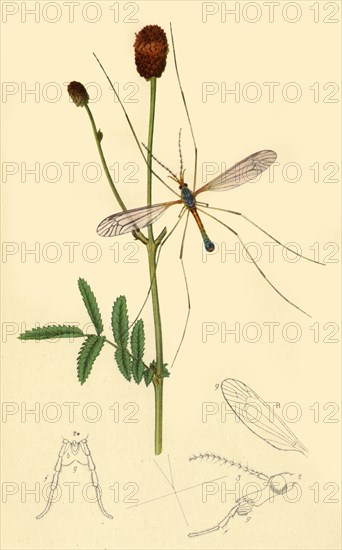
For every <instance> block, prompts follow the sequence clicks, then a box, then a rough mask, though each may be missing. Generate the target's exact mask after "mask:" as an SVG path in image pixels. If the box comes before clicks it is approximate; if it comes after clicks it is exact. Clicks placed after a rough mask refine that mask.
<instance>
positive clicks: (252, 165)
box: [195, 150, 277, 195]
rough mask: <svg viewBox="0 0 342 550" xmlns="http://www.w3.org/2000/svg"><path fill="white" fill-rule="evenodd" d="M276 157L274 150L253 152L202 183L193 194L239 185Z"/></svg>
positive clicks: (249, 179)
mask: <svg viewBox="0 0 342 550" xmlns="http://www.w3.org/2000/svg"><path fill="white" fill-rule="evenodd" d="M276 158H277V154H276V153H275V152H274V151H269V150H264V151H258V152H257V153H253V154H252V155H249V157H246V158H245V159H243V160H241V161H240V162H237V163H236V164H234V166H231V168H228V170H226V171H225V172H223V173H222V174H220V175H219V176H217V177H216V178H214V179H213V180H211V181H209V182H208V183H206V184H205V185H203V187H201V188H200V189H198V191H196V193H195V195H197V194H198V193H203V191H226V190H227V189H234V187H239V185H243V184H244V183H247V182H248V181H251V180H253V179H254V178H256V177H257V176H259V175H260V174H261V173H262V172H264V170H267V168H269V167H270V166H271V164H273V162H274V161H275V160H276Z"/></svg>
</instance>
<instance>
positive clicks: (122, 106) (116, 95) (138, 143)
mask: <svg viewBox="0 0 342 550" xmlns="http://www.w3.org/2000/svg"><path fill="white" fill-rule="evenodd" d="M93 56H94V57H95V59H96V61H97V62H98V64H99V65H100V67H101V69H102V71H103V73H104V75H105V77H106V79H107V80H108V82H109V84H110V87H111V89H112V90H113V92H114V95H115V97H116V99H117V100H118V102H119V103H120V107H121V108H122V110H123V112H124V115H125V117H126V120H127V122H128V125H129V127H130V130H131V132H132V134H133V137H134V139H135V141H136V144H137V145H138V148H139V151H140V153H141V155H142V157H143V159H144V161H145V163H146V165H147V166H149V164H148V161H147V158H146V157H145V155H144V151H143V149H142V147H141V145H140V141H139V139H138V136H137V134H136V132H135V130H134V128H133V124H132V122H131V119H130V118H129V116H128V113H127V111H126V109H125V106H124V104H123V103H122V101H121V99H120V96H119V94H118V92H117V91H116V89H115V88H114V84H113V83H112V81H111V79H110V78H109V76H108V74H107V72H106V70H105V68H104V67H103V65H102V63H101V61H100V60H99V58H98V57H97V55H96V53H95V52H93ZM151 172H152V174H153V175H154V176H155V177H156V178H157V179H158V180H159V181H160V182H161V183H162V184H163V185H165V187H167V188H168V189H170V191H172V193H175V194H176V195H177V196H178V193H176V191H175V190H174V189H173V188H172V187H170V186H169V185H168V184H167V183H166V182H165V181H164V180H162V178H161V177H160V176H158V174H156V173H155V172H154V171H153V170H152V167H151Z"/></svg>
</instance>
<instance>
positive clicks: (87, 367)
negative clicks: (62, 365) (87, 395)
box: [77, 334, 106, 384]
mask: <svg viewBox="0 0 342 550" xmlns="http://www.w3.org/2000/svg"><path fill="white" fill-rule="evenodd" d="M105 340H106V338H105V337H104V336H96V335H95V334H93V335H91V336H88V337H87V338H86V340H85V341H84V342H83V344H82V346H81V349H80V351H79V353H78V356H77V377H78V379H79V381H80V382H81V384H84V382H85V381H86V380H87V378H88V376H89V374H90V371H91V369H92V367H93V364H94V361H95V359H96V357H97V356H98V355H99V353H100V351H101V350H102V348H103V345H104V343H105Z"/></svg>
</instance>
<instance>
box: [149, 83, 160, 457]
mask: <svg viewBox="0 0 342 550" xmlns="http://www.w3.org/2000/svg"><path fill="white" fill-rule="evenodd" d="M150 83H151V90H150V119H149V127H148V140H147V162H148V170H147V204H148V205H151V204H152V149H153V131H154V118H155V109H156V92H157V79H156V77H153V78H151V80H150ZM157 248H158V244H157V243H156V242H155V240H154V237H153V226H152V224H151V225H149V226H148V243H147V254H148V265H149V272H150V284H151V297H152V308H153V320H154V336H155V346H156V372H155V374H154V376H153V385H154V394H155V439H154V451H155V454H156V455H159V454H160V453H161V452H162V448H163V336H162V325H161V316H160V305H159V295H158V283H157V274H156V268H157V265H156V252H157Z"/></svg>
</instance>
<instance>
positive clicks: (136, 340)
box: [131, 319, 145, 384]
mask: <svg viewBox="0 0 342 550" xmlns="http://www.w3.org/2000/svg"><path fill="white" fill-rule="evenodd" d="M131 350H132V356H133V359H132V372H133V378H134V380H135V382H136V383H137V384H140V382H141V380H142V377H143V374H144V370H145V366H144V363H143V360H142V359H143V356H144V350H145V331H144V323H143V321H142V319H139V320H138V321H137V322H136V323H135V325H134V327H133V330H132V334H131Z"/></svg>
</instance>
